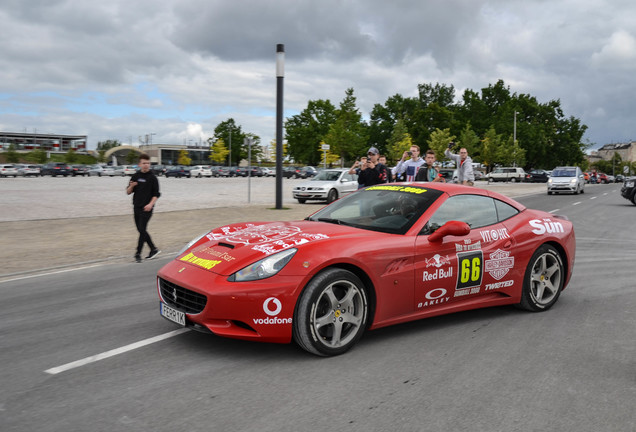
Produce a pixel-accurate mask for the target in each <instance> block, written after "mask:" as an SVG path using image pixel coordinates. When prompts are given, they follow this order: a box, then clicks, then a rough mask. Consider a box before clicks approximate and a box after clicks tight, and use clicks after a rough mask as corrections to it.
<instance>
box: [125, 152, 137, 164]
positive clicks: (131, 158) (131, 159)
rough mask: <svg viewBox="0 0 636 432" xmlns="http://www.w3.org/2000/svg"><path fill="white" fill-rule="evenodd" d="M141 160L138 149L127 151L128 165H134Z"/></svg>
mask: <svg viewBox="0 0 636 432" xmlns="http://www.w3.org/2000/svg"><path fill="white" fill-rule="evenodd" d="M138 161H139V153H137V152H136V151H129V152H128V153H126V163H127V164H128V165H133V164H135V163H137V162H138Z"/></svg>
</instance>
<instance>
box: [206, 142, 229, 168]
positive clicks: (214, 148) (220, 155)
mask: <svg viewBox="0 0 636 432" xmlns="http://www.w3.org/2000/svg"><path fill="white" fill-rule="evenodd" d="M211 140H212V138H210V139H209V140H208V142H210V141H211ZM228 153H230V151H229V150H228V148H227V147H226V146H225V142H224V141H223V138H218V139H216V140H214V142H213V143H212V145H211V147H210V154H209V155H208V159H210V160H211V161H212V162H216V163H223V162H225V161H226V160H227V156H228Z"/></svg>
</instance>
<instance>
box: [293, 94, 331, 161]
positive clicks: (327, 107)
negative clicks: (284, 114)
mask: <svg viewBox="0 0 636 432" xmlns="http://www.w3.org/2000/svg"><path fill="white" fill-rule="evenodd" d="M335 121H336V107H335V106H334V105H333V104H332V103H331V102H330V101H329V100H322V99H320V100H316V101H309V103H308V104H307V108H305V109H304V110H303V111H302V112H301V113H300V114H297V115H295V116H292V117H290V118H288V119H287V120H286V121H285V139H286V140H287V143H288V151H289V155H290V156H291V157H292V158H293V159H294V160H298V161H303V162H306V163H307V164H308V165H316V164H317V162H318V161H320V160H321V157H322V152H321V151H320V147H319V146H318V147H317V144H319V143H320V142H322V141H323V140H324V137H325V136H326V135H327V133H328V132H329V126H330V125H332V124H333V123H334V122H335Z"/></svg>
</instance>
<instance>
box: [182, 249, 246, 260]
mask: <svg viewBox="0 0 636 432" xmlns="http://www.w3.org/2000/svg"><path fill="white" fill-rule="evenodd" d="M192 252H196V253H197V254H199V255H210V256H213V257H215V258H220V259H222V260H223V261H226V262H230V261H234V260H235V259H236V258H234V257H233V256H232V255H230V254H228V253H227V252H220V251H217V250H214V249H212V248H211V247H207V246H199V247H198V248H196V249H194V250H193V251H192Z"/></svg>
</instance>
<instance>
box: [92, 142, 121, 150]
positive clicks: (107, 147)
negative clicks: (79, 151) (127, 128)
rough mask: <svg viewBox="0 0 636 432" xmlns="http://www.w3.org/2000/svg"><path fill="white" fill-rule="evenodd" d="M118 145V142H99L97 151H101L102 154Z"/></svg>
mask: <svg viewBox="0 0 636 432" xmlns="http://www.w3.org/2000/svg"><path fill="white" fill-rule="evenodd" d="M120 145H121V143H120V142H119V141H118V140H106V141H99V142H98V143H97V151H99V150H103V151H104V152H106V151H108V150H110V149H112V148H113V147H119V146H120Z"/></svg>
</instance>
